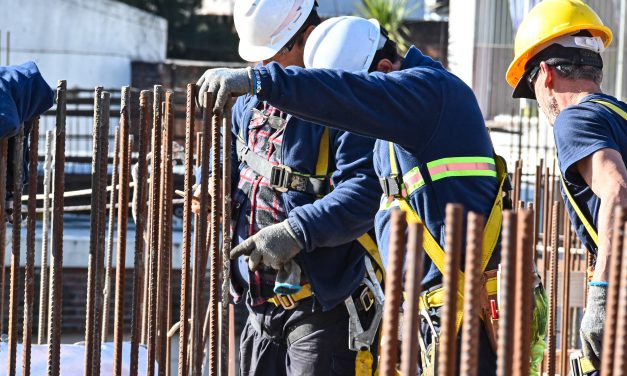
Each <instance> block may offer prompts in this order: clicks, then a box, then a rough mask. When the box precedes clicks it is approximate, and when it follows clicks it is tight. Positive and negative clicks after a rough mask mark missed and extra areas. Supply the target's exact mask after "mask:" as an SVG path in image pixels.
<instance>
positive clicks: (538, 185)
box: [533, 159, 543, 263]
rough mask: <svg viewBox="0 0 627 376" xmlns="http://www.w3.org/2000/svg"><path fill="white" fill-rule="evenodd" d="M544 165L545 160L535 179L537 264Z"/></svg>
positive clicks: (534, 240) (534, 257)
mask: <svg viewBox="0 0 627 376" xmlns="http://www.w3.org/2000/svg"><path fill="white" fill-rule="evenodd" d="M542 164H543V160H542V159H540V164H539V165H537V166H536V175H535V179H534V185H533V207H534V208H535V212H534V214H535V215H534V216H533V218H534V219H533V262H536V263H537V260H538V251H537V249H536V248H537V247H538V240H539V236H538V235H539V231H540V211H541V209H542V206H540V204H541V201H542Z"/></svg>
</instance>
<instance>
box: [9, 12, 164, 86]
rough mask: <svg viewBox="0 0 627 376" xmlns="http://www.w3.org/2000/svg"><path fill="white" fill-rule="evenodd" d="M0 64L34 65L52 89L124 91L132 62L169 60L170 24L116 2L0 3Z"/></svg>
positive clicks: (129, 77) (128, 81)
mask: <svg viewBox="0 0 627 376" xmlns="http://www.w3.org/2000/svg"><path fill="white" fill-rule="evenodd" d="M0 9H2V11H0V31H1V38H0V40H1V43H2V46H1V48H0V63H2V64H5V63H6V53H7V49H6V48H7V43H6V32H7V31H10V33H11V45H10V52H9V57H10V63H11V64H18V63H21V62H24V61H27V60H35V61H36V62H37V64H38V65H39V68H40V69H41V71H42V73H43V75H44V77H45V78H46V80H47V81H48V83H49V84H50V85H51V86H56V81H57V80H59V79H66V80H67V82H68V87H70V88H71V87H93V86H96V85H103V86H105V87H120V86H124V85H128V84H130V82H131V61H133V60H139V61H148V62H158V61H162V60H163V59H165V56H166V47H167V21H166V20H165V19H163V18H160V17H157V16H154V15H151V14H149V13H147V12H144V11H141V10H139V9H136V8H133V7H130V6H128V5H125V4H122V3H120V2H117V1H112V0H0Z"/></svg>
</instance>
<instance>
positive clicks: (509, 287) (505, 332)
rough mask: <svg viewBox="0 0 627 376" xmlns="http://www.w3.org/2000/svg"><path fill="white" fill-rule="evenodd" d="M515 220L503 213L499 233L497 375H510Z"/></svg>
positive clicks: (514, 311) (510, 214)
mask: <svg viewBox="0 0 627 376" xmlns="http://www.w3.org/2000/svg"><path fill="white" fill-rule="evenodd" d="M516 220H517V215H516V213H513V212H511V211H505V212H504V213H503V226H502V232H501V268H500V271H501V275H500V281H499V283H500V301H499V302H498V303H499V335H498V344H497V346H498V350H497V352H496V354H497V375H498V376H510V375H511V374H512V365H513V364H512V361H513V357H512V355H513V354H512V352H513V351H512V350H513V348H514V346H513V339H514V338H513V337H514V323H515V322H516V316H515V315H516V310H515V309H514V296H515V283H516Z"/></svg>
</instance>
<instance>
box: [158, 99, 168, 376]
mask: <svg viewBox="0 0 627 376" xmlns="http://www.w3.org/2000/svg"><path fill="white" fill-rule="evenodd" d="M161 114H162V116H163V117H162V120H161V164H160V165H159V166H160V167H159V174H160V177H161V178H160V181H159V183H160V184H159V212H158V215H157V217H158V218H159V219H158V221H159V222H158V238H157V239H158V240H157V244H158V245H157V313H156V318H157V337H156V338H157V346H156V351H157V354H156V359H157V363H158V364H159V366H160V367H159V370H158V373H157V374H158V375H162V370H161V369H162V368H163V364H164V363H165V342H163V343H164V345H163V346H162V341H165V337H164V327H163V326H162V317H164V316H165V302H164V299H165V300H166V301H167V298H166V297H165V296H164V295H163V294H165V290H164V287H163V285H164V282H163V279H164V278H165V269H164V268H165V264H164V263H165V260H164V257H165V255H164V252H163V249H164V242H165V238H164V237H165V230H164V228H163V225H164V217H165V213H164V211H165V203H164V202H163V198H164V197H165V184H166V182H165V179H166V178H165V170H166V169H165V162H164V159H165V156H164V154H165V153H166V152H167V151H166V150H165V146H164V143H165V142H166V140H165V138H166V137H165V135H164V133H165V132H167V129H164V125H165V122H166V120H165V119H164V117H166V118H167V115H166V114H165V102H161ZM166 330H167V329H166Z"/></svg>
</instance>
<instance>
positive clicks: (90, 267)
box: [85, 86, 108, 376]
mask: <svg viewBox="0 0 627 376" xmlns="http://www.w3.org/2000/svg"><path fill="white" fill-rule="evenodd" d="M101 94H102V86H98V87H96V89H95V94H94V122H93V131H92V135H93V142H92V147H93V150H92V156H93V157H92V163H91V188H92V190H93V192H94V194H92V196H91V205H90V206H91V207H92V210H91V213H90V214H91V215H90V233H89V258H88V263H87V304H86V307H85V316H86V317H85V376H91V375H93V374H94V372H95V370H94V368H93V355H94V354H93V349H94V328H95V326H96V324H95V314H94V310H95V307H94V303H95V296H94V295H96V294H100V292H99V291H97V290H96V279H97V278H98V277H97V276H96V274H97V271H96V269H97V267H98V266H97V263H98V229H99V227H100V226H101V225H102V224H101V223H100V222H99V219H100V215H99V211H100V210H102V208H101V207H100V191H101V189H102V186H101V185H100V181H101V179H100V175H101V170H102V169H101V166H100V164H101V163H102V158H101V153H102V152H103V150H102V149H101V147H102V146H101V145H102V139H101V138H100V137H101V136H102V132H101V130H100V127H101V126H102V121H101V119H100V117H101V116H102V109H101V104H102V95H101ZM107 126H108V124H107ZM104 152H108V150H106V151H104ZM105 185H106V184H105Z"/></svg>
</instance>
